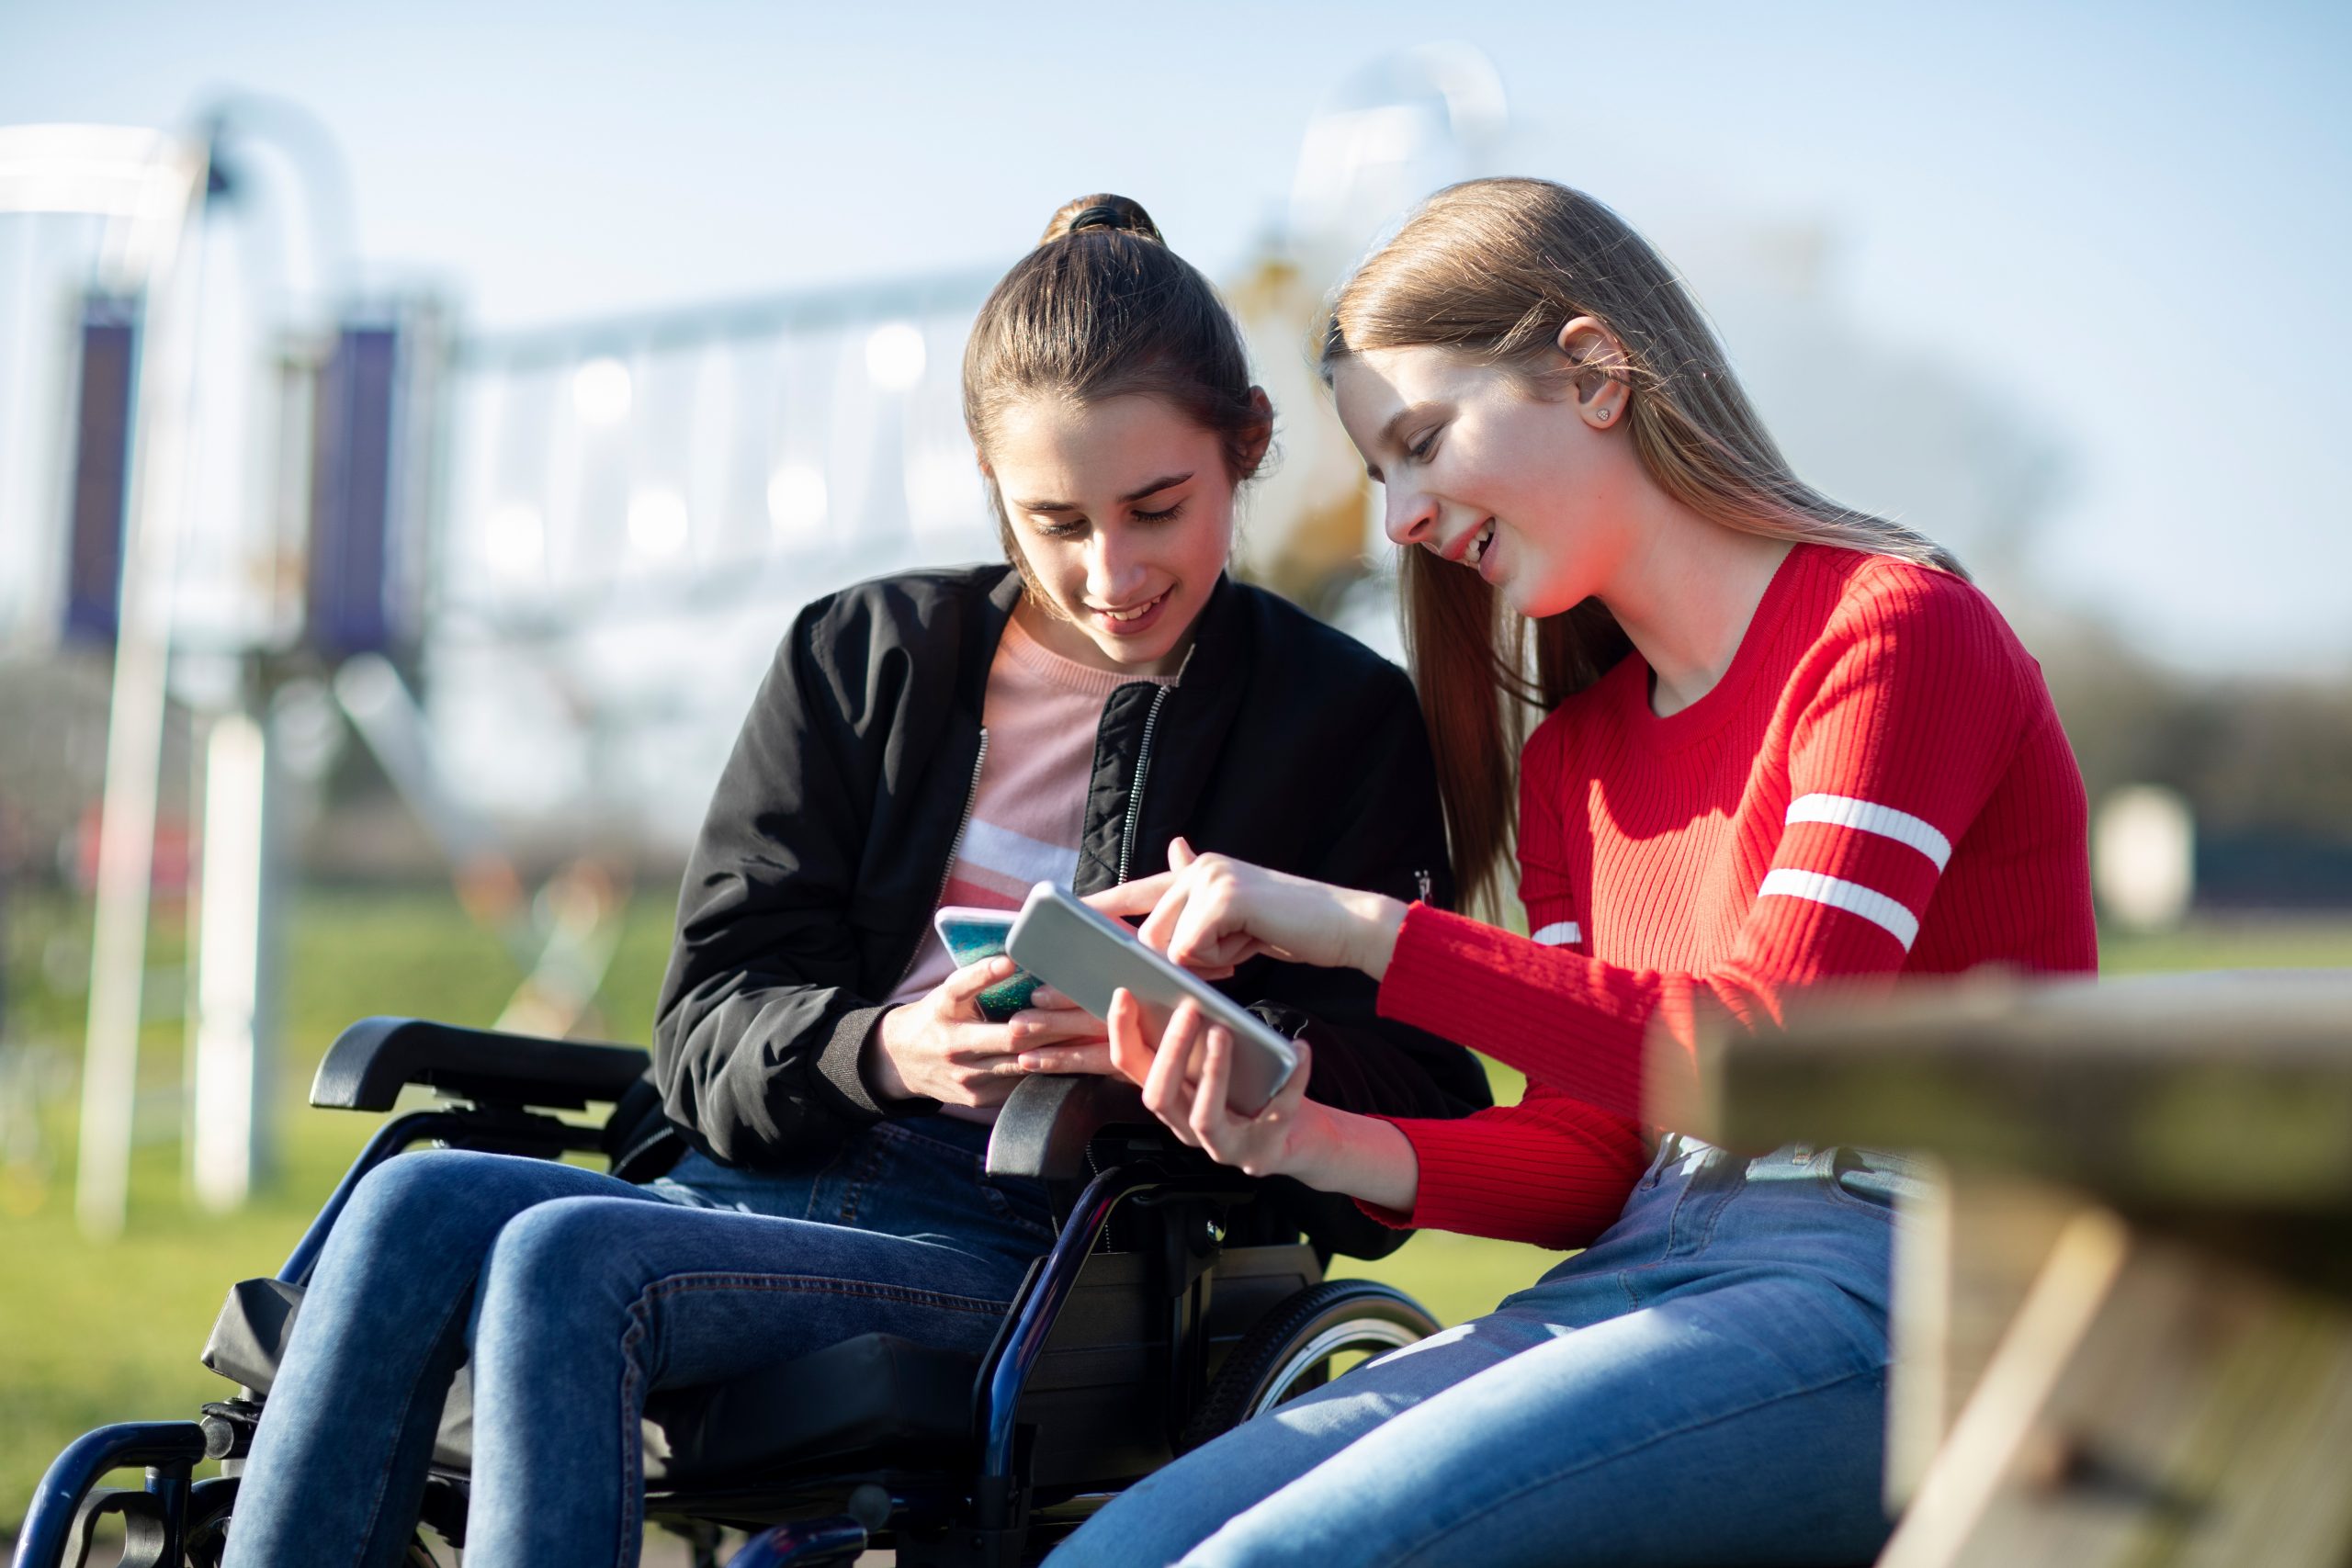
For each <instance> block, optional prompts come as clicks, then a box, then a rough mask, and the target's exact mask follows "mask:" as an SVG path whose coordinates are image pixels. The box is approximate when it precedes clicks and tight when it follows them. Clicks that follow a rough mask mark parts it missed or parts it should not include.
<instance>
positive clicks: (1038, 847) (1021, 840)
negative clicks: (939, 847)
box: [956, 817, 1078, 887]
mask: <svg viewBox="0 0 2352 1568" xmlns="http://www.w3.org/2000/svg"><path fill="white" fill-rule="evenodd" d="M956 854H957V855H958V856H960V857H961V858H963V859H965V860H967V861H970V862H971V863H973V864H974V865H977V866H982V867H985V868H986V869H988V870H989V871H993V872H995V873H996V874H998V875H1000V876H1010V877H1012V878H1013V879H1014V880H1015V881H1018V882H1023V883H1038V882H1051V883H1055V884H1057V885H1059V886H1063V887H1068V886H1070V885H1071V884H1072V883H1073V882H1075V881H1076V880H1077V878H1078V851H1077V850H1075V849H1068V850H1066V849H1064V848H1062V847H1061V846H1060V845H1059V844H1048V843H1046V842H1045V841H1044V840H1038V839H1033V838H1031V837H1029V835H1028V834H1026V833H1016V832H1014V831H1013V830H1012V829H1010V828H1000V827H998V826H997V825H996V824H995V823H993V822H983V821H981V820H980V819H979V818H977V817H975V818H972V819H971V821H969V822H967V823H966V824H965V825H964V841H963V843H961V844H960V845H958V846H957V847H956Z"/></svg>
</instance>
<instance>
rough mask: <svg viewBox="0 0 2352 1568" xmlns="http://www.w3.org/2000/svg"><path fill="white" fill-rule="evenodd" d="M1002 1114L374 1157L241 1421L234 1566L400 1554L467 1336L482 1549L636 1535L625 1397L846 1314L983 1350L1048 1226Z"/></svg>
mask: <svg viewBox="0 0 2352 1568" xmlns="http://www.w3.org/2000/svg"><path fill="white" fill-rule="evenodd" d="M988 1135H989V1129H988V1128H987V1127H985V1126H981V1125H977V1124H974V1123H970V1122H957V1121H955V1120H952V1119H950V1118H948V1117H944V1116H932V1117H926V1118H921V1119H917V1120H911V1121H904V1122H883V1123H880V1124H878V1125H876V1126H874V1127H872V1128H869V1129H867V1130H866V1131H865V1132H863V1133H861V1134H857V1135H856V1136H855V1137H854V1138H853V1139H852V1140H851V1141H850V1143H849V1145H847V1147H845V1148H844V1149H843V1150H842V1152H841V1153H840V1154H839V1155H838V1156H836V1157H835V1158H834V1159H833V1160H832V1161H831V1163H829V1164H827V1165H826V1166H825V1167H824V1168H821V1169H820V1170H817V1171H814V1172H811V1173H808V1174H802V1175H781V1174H770V1173H762V1172H755V1171H748V1170H739V1169H734V1168H728V1167H724V1166H720V1165H718V1164H717V1163H715V1162H713V1161H710V1160H708V1159H705V1158H703V1157H702V1156H698V1155H689V1156H687V1157H686V1158H685V1159H684V1161H683V1162H681V1164H680V1165H679V1167H678V1168H676V1169H674V1170H673V1171H672V1172H671V1174H670V1175H669V1176H668V1177H666V1178H664V1179H662V1180H659V1181H656V1182H653V1183H650V1184H649V1185H647V1186H644V1187H634V1186H631V1185H629V1184H628V1182H625V1181H621V1180H618V1179H615V1178H613V1177H610V1176H606V1175H604V1174H602V1173H600V1172H597V1171H592V1170H585V1169H582V1168H578V1167H576V1166H568V1165H559V1164H555V1163H553V1162H550V1161H547V1160H537V1159H525V1158H520V1157H515V1156H506V1155H490V1154H475V1153H469V1152H465V1151H458V1150H439V1151H433V1152H429V1153H423V1154H413V1155H403V1156H401V1157H399V1158H397V1159H394V1160H390V1161H389V1162H387V1163H386V1164H385V1165H383V1166H381V1167H380V1168H378V1169H376V1170H374V1171H371V1172H370V1173H369V1174H368V1176H367V1178H366V1179H363V1180H362V1181H361V1182H360V1184H359V1186H358V1188H357V1190H356V1191H355V1192H354V1193H353V1195H352V1199H351V1202H350V1204H349V1206H348V1207H347V1208H346V1209H345V1211H344V1213H343V1215H342V1217H341V1218H340V1219H338V1220H337V1221H336V1223H335V1226H334V1232H333V1234H332V1235H330V1236H329V1237H328V1240H327V1244H326V1246H325V1247H324V1248H323V1249H322V1252H321V1254H320V1258H319V1264H318V1268H317V1269H316V1270H315V1272H314V1273H313V1275H312V1277H311V1282H310V1286H309V1289H308V1291H307V1292H305V1294H304V1297H303V1302H302V1309H301V1312H300V1315H299V1316H298V1317H297V1318H296V1320H295V1326H294V1332H293V1335H292V1337H291V1338H290V1340H289V1342H288V1346H287V1349H286V1355H285V1358H284V1361H283V1364H282V1365H281V1367H280V1368H279V1371H278V1375H277V1382H276V1383H275V1384H274V1385H273V1386H272V1388H271V1389H270V1392H269V1397H268V1400H267V1403H266V1406H265V1410H264V1414H263V1416H262V1420H261V1425H260V1428H259V1430H258V1432H257V1433H256V1434H255V1436H254V1448H253V1453H252V1456H251V1458H250V1460H249V1461H248V1464H247V1468H246V1472H245V1479H244V1481H243V1484H242V1486H241V1487H240V1489H239V1495H238V1499H237V1506H236V1513H235V1517H234V1519H233V1521H232V1525H231V1527H230V1531H229V1551H228V1557H227V1562H228V1564H229V1565H230V1568H257V1565H260V1564H277V1565H281V1568H290V1565H294V1564H300V1565H301V1568H339V1565H341V1564H345V1563H352V1564H367V1565H369V1568H383V1565H390V1564H394V1563H397V1562H400V1561H401V1553H402V1551H404V1549H405V1547H406V1545H407V1542H408V1540H409V1538H410V1535H411V1532H412V1529H413V1526H414V1522H415V1519H416V1512H417V1507H418V1504H419V1501H420V1499H421V1498H422V1496H423V1493H424V1481H425V1475H426V1470H427V1467H428V1465H429V1463H430V1461H431V1457H432V1450H433V1441H434V1433H435V1427H436V1425H437V1424H438V1420H439V1416H440V1410H441V1405H442V1402H443V1399H444V1397H445V1395H446V1393H447V1389H448V1386H449V1382H450V1379H451V1378H452V1377H453V1376H454V1375H455V1373H456V1371H457V1369H458V1365H459V1363H460V1362H461V1361H463V1360H465V1359H467V1358H468V1356H469V1355H470V1357H471V1363H472V1371H471V1378H472V1382H473V1400H474V1413H473V1415H474V1448H473V1470H472V1494H471V1504H470V1509H469V1519H468V1525H467V1551H466V1561H467V1562H468V1564H469V1568H520V1565H525V1564H529V1565H534V1568H544V1565H546V1564H549V1563H564V1564H574V1565H588V1564H596V1563H614V1564H617V1565H619V1568H628V1565H629V1564H632V1563H634V1562H636V1561H637V1556H638V1544H639V1534H640V1530H641V1525H642V1519H641V1513H642V1508H643V1493H644V1486H643V1479H642V1474H641V1464H642V1458H643V1455H642V1450H641V1446H640V1439H639V1425H638V1424H639V1417H640V1416H641V1414H642V1412H643V1410H644V1406H645V1396H646V1393H647V1392H648V1391H649V1390H651V1389H656V1388H664V1387H673V1386H685V1385H691V1384H695V1383H704V1382H715V1381H718V1380H720V1379H724V1378H727V1377H729V1376H732V1375H736V1374H739V1373H741V1372H744V1371H750V1370H752V1369H753V1368H756V1367H759V1366H763V1365H766V1364H769V1363H772V1362H774V1361H775V1360H778V1359H785V1358H788V1357H791V1356H795V1355H798V1354H802V1353H805V1352H808V1351H811V1350H817V1349H820V1348H823V1347H825V1346H827V1345H829V1344H832V1343H834V1342H836V1341H839V1340H842V1339H845V1338H849V1337H854V1336H856V1335H860V1334H867V1333H875V1332H888V1333H892V1334H899V1335H903V1336H905V1337H908V1338H910V1339H917V1340H921V1341H923V1342H925V1343H929V1344H933V1345H941V1346H947V1347H951V1348H961V1349H970V1350H974V1351H978V1350H980V1349H983V1348H986V1346H987V1345H988V1342H989V1338H990V1337H991V1336H992V1335H993V1334H994V1333H995V1332H996V1327H997V1324H998V1321H999V1319H1000V1318H1001V1316H1002V1315H1003V1314H1004V1312H1005V1310H1006V1308H1007V1306H1008V1305H1009V1304H1010V1303H1011V1301H1012V1296H1013V1293H1014V1292H1015V1291H1016V1290H1017V1289H1018V1288H1019V1285H1020V1282H1021V1278H1022V1275H1023V1272H1024V1271H1025V1270H1026V1269H1027V1268H1028V1265H1029V1262H1030V1260H1031V1259H1032V1258H1035V1257H1036V1256H1037V1255H1038V1254H1040V1253H1042V1252H1043V1251H1044V1250H1045V1249H1046V1247H1048V1246H1049V1245H1050V1244H1051V1242H1052V1240H1053V1223H1052V1215H1051V1213H1050V1211H1049V1210H1048V1209H1047V1207H1046V1201H1045V1197H1044V1193H1043V1190H1042V1189H1041V1188H1039V1187H1038V1186H1037V1185H1036V1184H1035V1183H1034V1182H989V1181H988V1180H986V1179H983V1178H982V1175H981V1170H980V1160H981V1157H982V1155H983V1153H984V1151H985V1149H986V1146H987V1142H988Z"/></svg>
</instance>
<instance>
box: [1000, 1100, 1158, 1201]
mask: <svg viewBox="0 0 2352 1568" xmlns="http://www.w3.org/2000/svg"><path fill="white" fill-rule="evenodd" d="M1105 1127H1138V1128H1152V1129H1157V1128H1158V1127H1159V1122H1158V1121H1157V1120H1156V1119H1155V1118H1154V1117H1153V1116H1152V1114H1151V1112H1150V1111H1147V1110H1145V1109H1144V1104H1143V1091H1142V1090H1140V1089H1136V1086H1135V1085H1133V1084H1131V1083H1129V1082H1128V1081H1127V1080H1126V1079H1125V1078H1112V1077H1102V1076H1100V1075H1098V1074H1094V1073H1039V1074H1037V1075H1036V1076H1035V1077H1026V1078H1023V1079H1022V1080H1021V1082H1020V1083H1019V1084H1018V1085H1016V1086H1015V1087H1014V1089H1013V1090H1012V1096H1011V1097H1010V1098H1009V1099H1007V1100H1005V1102H1004V1104H1003V1106H1002V1107H1001V1109H1000V1110H999V1111H997V1113H996V1131H995V1132H993V1133H992V1134H989V1158H988V1173H989V1175H990V1176H1029V1177H1038V1178H1042V1179H1045V1180H1047V1181H1076V1180H1080V1179H1083V1178H1084V1177H1085V1176H1086V1174H1087V1170H1086V1145H1089V1144H1090V1143H1092V1142H1093V1141H1094V1134H1097V1133H1099V1132H1101V1131H1102V1130H1103V1128H1105ZM1172 1141H1173V1140H1171V1143H1172Z"/></svg>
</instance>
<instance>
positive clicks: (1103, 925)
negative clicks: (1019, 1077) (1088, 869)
mask: <svg viewBox="0 0 2352 1568" xmlns="http://www.w3.org/2000/svg"><path fill="white" fill-rule="evenodd" d="M1004 950H1005V951H1006V952H1007V953H1011V954H1012V960H1013V962H1014V963H1016V964H1020V965H1021V967H1022V968H1023V970H1024V971H1025V972H1027V973H1029V974H1032V975H1035V976H1040V977H1041V978H1043V979H1044V981H1045V982H1046V984H1047V985H1048V986H1051V987H1054V989H1056V990H1057V991H1059V992H1060V993H1061V994H1062V995H1064V996H1066V997H1068V998H1069V999H1070V1000H1072V1001H1074V1002H1076V1003H1077V1004H1078V1005H1079V1006H1080V1007H1082V1008H1084V1009H1085V1010H1087V1011H1089V1012H1091V1013H1092V1014H1093V1015H1094V1016H1095V1017H1097V1018H1106V1017H1108V1016H1109V1015H1110V1011H1111V993H1112V992H1113V991H1114V990H1117V989H1118V988H1119V987H1123V986H1124V987H1126V989H1127V990H1128V991H1129V992H1130V993H1132V994H1133V995H1134V997H1135V998H1136V1000H1137V1001H1138V1002H1141V1003H1142V1004H1143V1010H1144V1017H1145V1019H1146V1021H1148V1024H1149V1025H1150V1027H1151V1029H1152V1030H1153V1031H1154V1032H1158V1031H1159V1030H1160V1029H1162V1028H1165V1027H1166V1025H1167V1022H1168V1018H1169V1015H1170V1013H1172V1012H1174V1011H1175V1010H1176V1007H1177V1004H1178V1003H1180V1002H1182V1001H1183V1000H1184V999H1185V998H1188V997H1189V998H1192V999H1193V1001H1195V1002H1197V1003H1199V1004H1200V1008H1201V1010H1202V1011H1203V1012H1204V1013H1206V1014H1208V1016H1209V1018H1210V1020H1211V1021H1214V1022H1216V1023H1220V1024H1223V1025H1224V1026H1225V1028H1226V1029H1227V1031H1228V1032H1230V1033H1231V1034H1232V1035H1233V1047H1234V1049H1233V1081H1232V1082H1231V1084H1229V1085H1228V1086H1227V1089H1226V1094H1225V1102H1226V1104H1227V1107H1229V1108H1230V1109H1231V1110H1233V1111H1236V1112H1237V1113H1238V1114H1240V1115H1243V1116H1255V1115H1256V1114H1258V1112H1260V1111H1263V1110H1264V1109H1265V1108H1266V1102H1267V1101H1268V1100H1272V1099H1273V1098H1274V1096H1275V1095H1276V1094H1277V1093H1279V1092H1281V1089H1282V1087H1283V1084H1285V1083H1287V1082H1289V1081H1290V1076H1291V1074H1293V1073H1295V1072H1296V1071H1297V1070H1298V1048H1297V1047H1296V1046H1295V1045H1293V1044H1292V1043H1290V1042H1289V1041H1287V1040H1285V1039H1283V1037H1282V1036H1281V1035H1279V1034H1277V1033H1275V1032H1273V1031H1272V1030H1271V1029H1269V1028H1267V1027H1266V1025H1265V1024H1264V1023H1263V1022H1261V1021H1260V1020H1259V1018H1258V1016H1257V1015H1256V1014H1255V1013H1252V1012H1251V1011H1250V1010H1249V1009H1247V1008H1245V1007H1243V1006H1242V1005H1241V1004H1240V1003H1239V1002H1237V1001H1235V1000H1234V999H1233V998H1231V997H1228V996H1227V995H1226V994H1225V993H1224V992H1223V991H1220V990H1218V989H1217V988H1216V987H1214V986H1212V985H1210V984H1209V983H1208V982H1207V981H1206V980H1204V979H1202V978H1201V977H1200V976H1197V975H1195V974H1193V973H1192V972H1191V971H1190V970H1188V969H1186V968H1184V967H1183V966H1182V965H1181V964H1176V963H1174V962H1173V961H1171V960H1170V959H1169V958H1167V957H1166V956H1164V955H1163V954H1160V953H1154V952H1153V951H1152V950H1151V949H1149V948H1148V947H1146V946H1145V945H1144V944H1143V943H1142V942H1140V941H1138V940H1137V939H1136V933H1135V932H1134V931H1132V930H1131V929H1129V928H1128V927H1127V926H1126V925H1125V923H1124V922H1122V921H1119V920H1114V919H1112V918H1111V917H1110V916H1108V915H1106V914H1104V913H1103V912H1102V911H1101V910H1100V909H1097V908H1092V907H1091V905H1087V904H1084V903H1081V902H1080V901H1079V900H1078V899H1077V898H1075V897H1072V896H1070V895H1069V894H1068V893H1065V892H1063V891H1062V890H1061V889H1060V888H1059V887H1057V886H1054V884H1052V883H1050V882H1040V883H1039V884H1037V886H1035V887H1033V888H1031V889H1030V890H1029V898H1028V901H1027V902H1026V903H1024V904H1023V905H1022V906H1021V913H1020V915H1019V916H1018V917H1016V918H1015V919H1014V920H1013V922H1012V932H1011V933H1010V934H1009V935H1008V936H1006V938H1005V942H1004Z"/></svg>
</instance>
